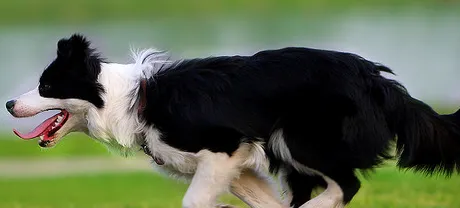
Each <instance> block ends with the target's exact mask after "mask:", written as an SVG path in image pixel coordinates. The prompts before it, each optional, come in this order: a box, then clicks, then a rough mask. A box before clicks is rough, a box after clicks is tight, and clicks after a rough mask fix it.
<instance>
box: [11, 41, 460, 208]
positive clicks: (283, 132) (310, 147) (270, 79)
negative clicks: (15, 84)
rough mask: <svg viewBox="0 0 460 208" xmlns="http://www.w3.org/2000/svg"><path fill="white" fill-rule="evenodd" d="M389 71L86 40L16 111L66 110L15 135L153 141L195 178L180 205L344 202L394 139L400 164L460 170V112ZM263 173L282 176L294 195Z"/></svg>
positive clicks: (120, 144) (360, 64) (357, 63)
mask: <svg viewBox="0 0 460 208" xmlns="http://www.w3.org/2000/svg"><path fill="white" fill-rule="evenodd" d="M381 73H392V71H391V70H390V69H389V68H387V67H385V66H383V65H380V64H377V63H373V62H371V61H368V60H366V59H364V58H362V57H360V56H357V55H354V54H350V53H343V52H336V51H327V50H318V49H311V48H294V47H289V48H283V49H278V50H267V51H261V52H258V53H256V54H254V55H252V56H225V57H222V56H221V57H208V58H198V59H189V60H180V61H169V60H168V57H167V56H166V55H165V54H164V53H161V52H158V51H155V50H152V49H148V50H145V51H141V52H139V53H135V55H134V63H132V64H117V63H111V62H107V61H105V60H103V59H101V58H100V56H99V55H98V54H97V53H96V52H95V51H94V50H93V49H92V48H90V43H89V42H88V41H87V40H86V39H85V38H84V37H83V36H81V35H78V34H76V35H72V36H71V37H70V38H67V39H62V40H60V41H59V42H58V44H57V58H56V59H55V60H54V61H53V62H52V63H51V64H50V65H49V66H48V67H47V68H46V69H45V70H44V72H43V74H42V76H41V77H40V81H39V85H38V87H37V88H35V89H33V90H32V91H30V92H28V93H26V94H24V95H21V96H19V97H18V98H16V99H14V100H11V101H9V102H7V104H6V106H7V109H8V111H9V112H10V113H11V114H12V115H13V116H15V117H29V116H33V115H36V114H38V113H40V112H42V111H47V110H52V109H59V110H60V111H61V112H60V113H59V114H57V115H55V116H53V117H51V118H49V119H47V120H46V121H44V122H43V123H42V124H41V125H39V126H38V127H37V128H36V129H34V130H33V131H32V132H30V133H28V134H22V133H19V132H17V131H15V133H16V134H17V135H18V136H19V137H21V138H24V139H32V138H36V137H40V141H39V144H40V146H42V147H51V146H54V145H55V144H56V143H57V142H58V141H59V140H60V139H61V138H62V137H64V136H65V135H66V134H68V133H70V132H76V131H79V132H85V133H86V134H88V135H89V136H90V137H92V138H95V139H97V140H99V141H101V142H102V143H105V144H107V145H108V146H110V147H112V148H115V149H118V150H119V151H121V152H122V153H129V152H130V151H136V150H139V148H140V147H144V149H145V150H146V152H147V153H148V154H150V155H151V156H152V158H153V159H154V161H155V162H156V163H157V166H158V167H159V169H160V170H162V171H164V172H167V173H168V174H172V175H176V176H179V177H183V178H188V179H191V181H190V187H189V189H188V190H187V192H186V194H185V197H184V199H183V207H187V208H190V207H199V208H208V207H215V206H216V204H215V202H216V199H217V198H218V196H219V195H220V194H222V193H223V192H225V191H226V190H230V191H231V192H232V193H234V194H235V195H236V196H238V197H240V198H241V199H243V201H245V202H246V203H248V204H249V205H250V206H252V207H289V206H293V207H343V206H344V205H346V204H347V203H348V202H350V201H351V200H352V198H353V196H354V195H355V194H356V193H357V192H358V190H359V188H360V182H359V180H358V178H357V177H356V175H355V173H356V172H355V171H357V170H358V171H366V170H372V168H374V167H376V166H378V165H379V164H381V163H382V162H383V161H384V160H385V159H388V158H391V157H392V154H391V150H392V144H393V143H396V149H397V154H396V157H397V158H398V160H399V162H398V165H399V166H400V167H402V168H409V169H414V170H416V171H422V172H425V173H438V172H440V173H445V174H447V175H450V174H452V173H456V172H458V171H459V170H460V126H459V125H460V112H456V113H454V114H451V115H439V114H437V113H436V112H435V111H433V110H432V109H431V108H430V107H429V106H428V105H426V104H424V103H423V102H421V101H419V100H417V99H414V98H412V97H411V96H410V95H409V94H408V92H407V91H406V90H405V88H404V87H403V86H402V85H400V84H399V83H398V82H396V81H394V80H390V79H387V78H384V77H383V76H382V75H381ZM396 137H397V139H396ZM264 170H269V171H270V172H271V173H273V174H275V175H278V176H280V178H281V179H282V182H283V184H284V187H285V189H286V190H285V191H287V192H288V193H289V194H287V195H286V197H285V199H284V200H285V202H283V201H281V199H280V197H278V195H277V193H276V192H275V191H274V190H272V182H271V181H270V180H268V178H269V177H266V176H265V175H260V173H263V172H264ZM318 186H323V187H325V188H326V189H325V191H324V192H323V193H321V194H320V195H318V196H317V197H315V198H313V199H311V192H312V189H313V188H315V187H318ZM286 201H287V203H286Z"/></svg>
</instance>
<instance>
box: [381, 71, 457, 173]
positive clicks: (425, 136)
mask: <svg viewBox="0 0 460 208" xmlns="http://www.w3.org/2000/svg"><path fill="white" fill-rule="evenodd" d="M383 82H386V83H385V84H384V86H386V87H384V88H385V89H384V90H385V94H386V96H385V97H386V99H387V100H386V101H387V102H385V103H387V105H385V107H386V108H387V109H386V110H387V112H388V113H387V115H389V118H387V121H388V125H389V127H390V128H391V129H392V131H393V132H395V133H396V136H397V142H396V144H397V146H396V148H397V152H398V156H399V159H398V167H400V168H404V169H412V170H415V171H420V172H423V173H426V174H428V175H431V174H433V173H441V174H445V175H448V176H449V175H451V174H452V173H455V172H457V173H459V172H460V110H459V111H457V112H455V113H453V114H449V115H440V114H438V113H436V112H435V111H434V110H433V109H432V108H431V107H430V106H428V105H427V104H425V103H423V102H422V101H420V100H417V99H415V98H413V97H411V96H410V95H409V93H408V92H407V91H406V89H405V88H404V87H403V86H402V85H400V84H399V83H397V82H396V81H394V80H388V79H385V80H384V81H383ZM381 86H382V85H381Z"/></svg>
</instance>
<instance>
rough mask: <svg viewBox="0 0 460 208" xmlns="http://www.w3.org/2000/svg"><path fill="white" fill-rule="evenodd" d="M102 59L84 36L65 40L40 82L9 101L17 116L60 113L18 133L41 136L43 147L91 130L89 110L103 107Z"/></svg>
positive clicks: (59, 44)
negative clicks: (87, 117) (67, 136)
mask: <svg viewBox="0 0 460 208" xmlns="http://www.w3.org/2000/svg"><path fill="white" fill-rule="evenodd" d="M100 72H101V59H100V58H99V56H98V55H97V54H96V53H95V52H94V50H93V49H91V48H90V43H89V42H88V41H87V40H86V39H85V38H84V37H83V36H81V35H78V34H76V35H72V36H71V37H70V38H68V39H61V40H60V41H59V42H58V44H57V57H56V59H55V60H54V61H53V62H52V63H51V64H50V65H49V66H48V67H46V69H45V70H44V71H43V73H42V75H41V77H40V80H39V85H38V86H37V87H36V88H35V89H33V90H32V91H30V92H27V93H25V94H23V95H21V96H19V97H17V98H16V99H13V100H10V101H8V102H7V103H6V108H7V109H8V111H9V112H10V113H11V114H12V115H13V116H15V117H30V116H34V115H36V114H38V113H40V112H43V111H48V110H60V113H58V114H56V115H54V116H53V117H51V118H49V119H47V120H45V121H44V122H43V123H41V124H40V125H39V126H38V127H36V128H35V129H34V130H32V131H31V132H30V133H27V134H22V133H19V132H18V131H16V130H14V132H15V133H16V134H17V135H18V136H19V137H21V138H23V139H32V138H36V137H40V141H39V144H40V146H42V147H51V146H54V145H55V144H56V143H57V142H58V140H59V139H61V138H62V137H64V136H65V135H67V134H68V133H70V132H74V131H82V132H85V131H87V120H86V117H85V115H86V113H87V112H88V110H89V109H91V108H102V107H103V106H104V101H103V99H102V95H101V94H102V93H103V91H104V89H103V87H102V85H100V84H99V83H98V75H99V73H100Z"/></svg>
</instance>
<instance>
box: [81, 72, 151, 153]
mask: <svg viewBox="0 0 460 208" xmlns="http://www.w3.org/2000/svg"><path fill="white" fill-rule="evenodd" d="M140 77H141V72H140V71H139V70H136V68H135V65H132V64H128V65H123V64H112V63H110V64H102V67H101V73H100V74H99V78H98V82H99V83H100V84H101V85H102V86H103V88H104V93H103V94H102V98H103V100H104V107H103V108H101V109H96V108H94V109H90V110H89V112H88V115H87V120H88V130H89V135H90V136H92V137H94V138H96V139H98V140H100V141H102V142H103V143H105V144H107V145H108V146H109V147H111V149H115V150H117V151H120V152H121V153H122V154H129V153H130V152H132V151H137V150H138V149H139V146H140V145H141V144H142V138H141V137H142V136H140V135H141V134H142V130H143V128H144V126H145V124H144V123H143V122H142V121H141V120H140V119H139V117H138V111H139V110H138V108H139V107H141V106H139V103H140V102H141V101H140V100H139V98H140V97H142V96H140V97H139V96H137V95H138V93H139V91H141V85H140V83H139V82H140ZM143 102H145V101H143Z"/></svg>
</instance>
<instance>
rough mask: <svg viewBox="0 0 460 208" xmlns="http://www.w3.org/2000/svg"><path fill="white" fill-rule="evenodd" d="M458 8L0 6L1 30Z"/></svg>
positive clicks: (137, 1)
mask: <svg viewBox="0 0 460 208" xmlns="http://www.w3.org/2000/svg"><path fill="white" fill-rule="evenodd" d="M456 5H457V4H454V3H453V2H452V3H449V2H448V1H437V0H381V1H375V0H334V1H332V0H324V1H323V0H309V1H303V0H287V1H279V0H252V1H247V0H233V1H215V0H198V1H182V0H169V1H160V0H157V1H155V0H114V1H112V0H98V1H93V0H78V1H60V0H41V1H39V0H15V1H1V2H0V25H14V24H43V23H51V24H53V23H65V24H67V25H68V24H86V23H92V22H101V21H102V22H103V21H120V20H139V19H142V20H162V19H171V18H181V19H187V20H190V19H194V20H206V19H209V18H216V17H222V16H227V17H229V16H233V17H241V15H243V16H248V15H249V16H250V17H252V18H257V17H261V18H267V17H273V16H278V17H279V16H283V15H290V14H293V13H295V14H301V15H302V16H311V15H317V14H323V13H328V14H334V13H337V12H341V11H349V10H351V9H357V8H361V9H363V8H378V9H382V8H391V9H393V10H394V9H396V10H399V9H404V8H413V7H420V8H426V9H429V10H435V9H436V8H438V7H440V8H444V9H445V8H452V7H454V6H456Z"/></svg>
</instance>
